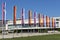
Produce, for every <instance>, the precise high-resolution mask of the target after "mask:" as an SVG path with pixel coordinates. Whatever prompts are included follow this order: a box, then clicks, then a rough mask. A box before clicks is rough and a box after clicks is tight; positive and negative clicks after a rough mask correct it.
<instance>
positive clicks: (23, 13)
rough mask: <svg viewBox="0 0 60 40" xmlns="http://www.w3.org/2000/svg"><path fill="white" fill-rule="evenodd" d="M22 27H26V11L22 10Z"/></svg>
mask: <svg viewBox="0 0 60 40" xmlns="http://www.w3.org/2000/svg"><path fill="white" fill-rule="evenodd" d="M21 14H22V26H24V19H25V9H23V8H22V12H21Z"/></svg>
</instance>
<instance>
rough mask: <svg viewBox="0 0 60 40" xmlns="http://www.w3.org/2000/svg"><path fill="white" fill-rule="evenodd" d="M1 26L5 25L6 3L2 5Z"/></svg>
mask: <svg viewBox="0 0 60 40" xmlns="http://www.w3.org/2000/svg"><path fill="white" fill-rule="evenodd" d="M2 24H6V2H5V3H2Z"/></svg>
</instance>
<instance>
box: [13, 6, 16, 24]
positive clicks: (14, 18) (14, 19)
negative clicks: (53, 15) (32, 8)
mask: <svg viewBox="0 0 60 40" xmlns="http://www.w3.org/2000/svg"><path fill="white" fill-rule="evenodd" d="M13 10H14V14H13V24H14V25H16V6H14V9H13Z"/></svg>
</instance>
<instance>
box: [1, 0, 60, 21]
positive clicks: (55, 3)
mask: <svg viewBox="0 0 60 40" xmlns="http://www.w3.org/2000/svg"><path fill="white" fill-rule="evenodd" d="M3 2H6V12H7V19H10V20H12V19H13V6H14V5H16V7H17V13H16V14H17V18H20V13H21V9H22V8H25V17H26V18H28V10H32V13H34V12H37V13H41V14H44V15H48V16H50V17H57V16H60V0H0V19H2V3H3Z"/></svg>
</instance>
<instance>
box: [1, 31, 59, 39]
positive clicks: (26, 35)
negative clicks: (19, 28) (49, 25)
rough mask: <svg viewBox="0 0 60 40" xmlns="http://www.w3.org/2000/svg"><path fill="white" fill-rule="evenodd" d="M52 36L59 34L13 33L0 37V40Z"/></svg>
mask: <svg viewBox="0 0 60 40" xmlns="http://www.w3.org/2000/svg"><path fill="white" fill-rule="evenodd" d="M52 34H60V32H57V33H14V34H12V33H11V34H8V35H4V37H3V35H0V39H2V38H13V37H28V36H37V35H52Z"/></svg>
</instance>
